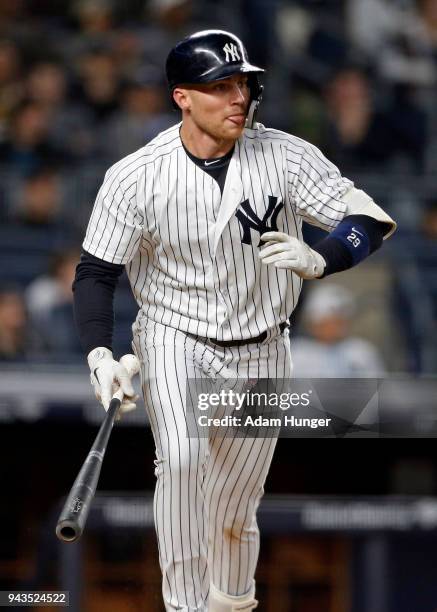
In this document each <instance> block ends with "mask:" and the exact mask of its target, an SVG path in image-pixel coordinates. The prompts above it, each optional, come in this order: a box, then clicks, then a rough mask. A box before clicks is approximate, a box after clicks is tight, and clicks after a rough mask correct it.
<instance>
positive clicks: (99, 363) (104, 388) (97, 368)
mask: <svg viewBox="0 0 437 612" xmlns="http://www.w3.org/2000/svg"><path fill="white" fill-rule="evenodd" d="M88 365H89V368H90V370H91V376H90V378H91V384H92V386H93V387H94V393H95V394H96V398H97V399H98V400H99V402H101V404H102V405H103V407H104V409H105V410H108V408H109V404H110V403H111V399H112V397H113V395H114V393H115V392H116V391H118V389H120V388H121V389H122V391H123V394H124V398H123V401H122V403H121V406H120V409H119V412H120V414H123V413H125V412H129V411H130V410H134V409H135V408H136V404H135V402H136V400H137V399H138V396H137V395H135V390H134V388H133V386H132V381H131V377H130V376H129V373H128V371H127V370H126V368H125V367H124V366H123V365H122V364H121V363H119V362H118V361H115V359H114V358H113V356H112V352H111V351H110V350H109V349H108V348H106V347H101V346H99V347H97V348H95V349H93V350H92V351H91V352H90V353H89V355H88Z"/></svg>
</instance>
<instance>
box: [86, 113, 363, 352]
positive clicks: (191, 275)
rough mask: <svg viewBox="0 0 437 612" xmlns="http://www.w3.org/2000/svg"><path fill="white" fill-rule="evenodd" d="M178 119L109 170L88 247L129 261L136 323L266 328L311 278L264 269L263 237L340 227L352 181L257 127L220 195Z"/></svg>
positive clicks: (235, 333)
mask: <svg viewBox="0 0 437 612" xmlns="http://www.w3.org/2000/svg"><path fill="white" fill-rule="evenodd" d="M180 125H181V124H178V125H175V126H173V127H171V128H169V129H168V130H166V131H164V132H162V133H161V134H159V135H158V136H157V137H156V138H155V139H154V140H152V141H151V142H150V143H148V144H147V145H146V146H144V147H142V148H141V149H139V150H138V151H136V152H135V153H132V154H131V155H128V156H127V157H125V158H123V159H122V160H120V161H119V162H118V163H116V164H115V165H113V166H112V167H111V168H110V169H109V170H108V172H107V173H106V175H105V179H104V182H103V185H102V186H101V188H100V190H99V193H98V195H97V199H96V202H95V205H94V209H93V213H92V215H91V218H90V221H89V225H88V229H87V233H86V237H85V240H84V243H83V248H84V249H85V251H88V252H89V253H91V254H92V255H94V256H96V257H98V258H100V259H103V260H105V261H109V262H113V263H116V264H126V269H127V273H128V276H129V279H130V282H131V285H132V290H133V293H134V296H135V298H136V300H137V302H138V305H139V307H140V311H139V315H138V319H137V321H138V322H140V321H141V318H142V317H147V318H148V319H152V320H154V321H156V322H158V323H164V324H165V325H169V326H171V327H175V328H177V329H180V330H182V331H186V332H189V333H192V334H196V335H199V336H204V337H209V338H216V339H219V340H237V339H245V338H250V337H255V336H258V335H259V334H261V333H262V332H263V331H265V330H268V329H271V328H274V327H275V326H277V325H278V324H279V323H282V322H283V321H285V320H287V319H288V317H289V316H290V315H291V313H292V312H293V309H294V308H295V306H296V303H297V299H298V296H299V293H300V289H301V284H302V281H301V279H300V278H299V277H298V276H297V275H296V274H294V273H292V272H290V271H287V270H278V269H277V268H275V267H274V266H265V265H261V262H260V259H259V257H258V252H259V242H260V241H259V237H260V233H262V232H263V231H267V230H268V229H277V230H278V231H283V232H285V233H287V234H289V235H291V236H297V237H298V238H300V239H301V238H302V233H301V228H302V220H303V219H305V220H307V221H309V222H310V223H312V224H313V225H318V226H320V227H322V228H324V229H327V230H328V231H329V230H332V229H333V228H334V227H335V226H336V225H338V223H339V222H340V221H341V220H342V219H343V216H344V214H345V208H346V206H345V204H344V202H343V201H342V199H341V198H342V197H343V196H344V194H345V193H346V192H347V191H348V190H349V189H350V188H351V187H352V186H353V183H352V182H351V181H349V180H348V179H346V178H343V177H342V176H341V174H340V172H339V170H338V169H337V168H336V167H335V166H334V165H333V164H332V163H331V162H329V161H328V160H327V159H326V158H325V157H324V156H323V155H322V153H321V152H320V151H319V150H318V149H317V148H316V147H314V146H313V145H311V144H309V143H308V142H305V141H304V140H302V139H300V138H297V137H295V136H292V135H290V134H287V133H285V132H281V131H279V130H274V129H268V128H265V127H264V126H263V125H261V124H257V125H256V127H255V128H254V129H245V130H244V133H243V135H242V136H241V137H240V138H239V140H238V141H237V142H236V146H235V150H234V153H233V156H232V158H231V160H230V163H229V167H228V172H227V176H226V182H225V185H224V188H223V193H221V192H220V188H219V185H218V184H217V182H216V181H215V180H214V179H213V178H212V177H211V176H210V175H208V174H207V173H206V172H204V171H203V170H202V168H200V167H199V166H197V165H196V164H195V163H194V162H193V161H192V160H190V158H189V157H188V156H187V154H186V153H185V150H184V148H183V146H182V143H181V140H180V137H179V129H180ZM269 206H270V208H269ZM257 227H258V229H257Z"/></svg>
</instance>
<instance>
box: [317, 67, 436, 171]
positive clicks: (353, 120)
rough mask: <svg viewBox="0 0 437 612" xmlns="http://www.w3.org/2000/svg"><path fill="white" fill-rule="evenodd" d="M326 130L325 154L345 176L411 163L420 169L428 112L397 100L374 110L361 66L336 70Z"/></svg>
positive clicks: (328, 90)
mask: <svg viewBox="0 0 437 612" xmlns="http://www.w3.org/2000/svg"><path fill="white" fill-rule="evenodd" d="M325 96H326V104H327V110H328V125H327V133H326V143H325V145H324V149H325V150H326V153H327V155H328V157H329V158H330V159H332V161H333V162H334V163H336V164H337V165H339V166H340V167H341V168H342V169H343V170H344V171H347V170H348V169H353V170H369V169H370V170H372V169H373V170H378V171H380V170H381V164H386V165H388V164H395V163H396V162H398V163H399V161H401V162H407V163H408V165H409V167H412V168H414V169H416V170H418V169H420V168H421V164H422V162H423V156H424V149H425V144H426V140H425V116H424V113H423V112H422V111H421V110H420V109H419V108H417V107H416V106H414V105H413V104H411V103H409V101H408V100H397V102H396V105H395V106H394V107H392V108H390V107H389V108H383V109H379V108H377V107H376V105H375V102H374V99H373V95H372V90H371V84H370V81H369V77H368V76H367V74H366V72H365V71H364V70H362V69H361V68H358V67H354V66H351V67H346V68H343V69H342V70H340V71H338V72H337V73H336V74H335V76H334V77H333V78H332V80H331V81H330V82H329V84H328V86H327V88H326V92H325Z"/></svg>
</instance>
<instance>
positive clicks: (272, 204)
mask: <svg viewBox="0 0 437 612" xmlns="http://www.w3.org/2000/svg"><path fill="white" fill-rule="evenodd" d="M240 207H241V209H242V210H237V212H236V213H235V216H236V217H237V219H238V221H239V222H240V225H241V227H242V229H243V237H242V239H241V242H243V243H244V244H252V241H251V239H250V230H251V229H253V230H255V231H257V232H258V233H259V235H260V236H261V235H262V234H264V232H272V231H273V232H277V231H278V226H277V223H276V221H277V219H278V215H279V213H280V212H281V210H282V209H283V208H284V202H281V200H280V201H279V202H278V198H277V197H276V196H269V205H268V206H267V210H266V212H265V215H264V217H263V218H262V219H260V218H259V217H258V215H257V214H256V212H255V211H254V210H253V208H252V207H251V205H250V202H249V200H244V202H241V204H240ZM269 219H270V224H269V223H268V221H269ZM260 245H261V241H260V242H259V244H258V246H260Z"/></svg>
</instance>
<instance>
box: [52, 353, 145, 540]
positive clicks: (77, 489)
mask: <svg viewBox="0 0 437 612" xmlns="http://www.w3.org/2000/svg"><path fill="white" fill-rule="evenodd" d="M120 362H121V363H122V364H123V365H124V366H125V367H126V369H127V370H128V372H129V374H130V375H131V376H133V375H134V374H136V373H137V372H138V369H139V364H138V360H137V358H136V357H135V356H134V355H124V357H122V358H121V359H120ZM122 399H123V395H122V391H121V389H120V390H119V391H117V393H116V394H115V395H114V397H113V398H112V400H111V403H110V404H109V408H108V411H107V413H106V416H105V419H104V421H103V423H102V425H101V426H100V429H99V433H98V434H97V437H96V439H95V440H94V444H93V445H92V447H91V449H90V452H89V453H88V455H87V458H86V459H85V462H84V463H83V465H82V467H81V469H80V471H79V474H78V475H77V478H76V480H75V481H74V483H73V486H72V487H71V490H70V493H69V494H68V497H67V500H66V502H65V504H64V507H63V509H62V512H61V514H60V515H59V519H58V522H57V524H56V535H57V536H58V538H59V539H60V540H62V541H63V542H76V540H78V539H79V538H80V536H81V535H82V532H83V530H84V527H85V523H86V520H87V518H88V514H89V511H90V508H91V503H92V501H93V498H94V495H95V492H96V488H97V484H98V482H99V476H100V470H101V468H102V464H103V459H104V457H105V452H106V448H107V446H108V441H109V437H110V435H111V431H112V427H113V425H114V421H115V418H116V416H117V413H118V410H119V408H120V404H121V400H122Z"/></svg>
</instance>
